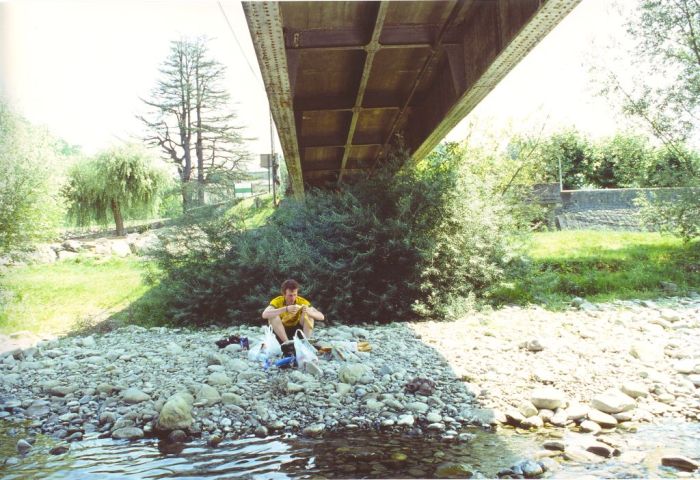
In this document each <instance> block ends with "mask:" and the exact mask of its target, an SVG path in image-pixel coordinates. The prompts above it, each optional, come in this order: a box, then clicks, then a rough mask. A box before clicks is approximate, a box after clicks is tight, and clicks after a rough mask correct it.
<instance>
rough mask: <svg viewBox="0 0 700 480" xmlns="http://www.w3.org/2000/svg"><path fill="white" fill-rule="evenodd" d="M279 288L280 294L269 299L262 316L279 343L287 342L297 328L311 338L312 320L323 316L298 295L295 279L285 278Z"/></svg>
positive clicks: (320, 318)
mask: <svg viewBox="0 0 700 480" xmlns="http://www.w3.org/2000/svg"><path fill="white" fill-rule="evenodd" d="M281 290H282V295H280V296H279V297H275V298H273V299H272V300H270V304H269V305H268V306H267V308H266V309H265V310H264V311H263V312H262V318H264V319H265V320H267V321H268V323H269V324H270V326H271V327H272V330H273V331H274V332H275V335H277V339H278V340H279V342H280V343H285V342H288V341H289V340H290V338H293V337H294V332H296V330H297V329H299V328H301V329H302V331H303V332H304V335H306V338H311V334H312V333H313V329H314V320H318V321H319V322H320V321H323V320H324V319H325V317H324V316H323V314H322V313H321V312H319V311H318V310H316V309H315V308H314V307H312V306H311V302H309V301H308V300H307V299H305V298H303V297H300V296H299V295H298V293H299V283H298V282H297V281H296V280H292V279H289V280H285V281H284V282H283V283H282V288H281Z"/></svg>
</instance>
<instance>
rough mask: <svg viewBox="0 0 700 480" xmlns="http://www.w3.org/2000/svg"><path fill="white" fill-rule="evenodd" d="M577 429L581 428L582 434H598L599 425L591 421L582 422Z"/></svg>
mask: <svg viewBox="0 0 700 480" xmlns="http://www.w3.org/2000/svg"><path fill="white" fill-rule="evenodd" d="M579 427H581V431H582V432H590V433H597V432H600V425H598V424H597V423H595V422H592V421H591V420H584V421H583V422H581V425H579Z"/></svg>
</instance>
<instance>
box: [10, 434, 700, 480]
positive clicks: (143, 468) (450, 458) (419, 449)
mask: <svg viewBox="0 0 700 480" xmlns="http://www.w3.org/2000/svg"><path fill="white" fill-rule="evenodd" d="M470 433H472V434H473V436H472V438H471V440H469V441H463V440H462V441H449V442H448V441H445V440H439V439H431V438H426V437H415V436H408V435H388V434H381V433H372V432H369V433H368V432H362V433H360V432H357V433H355V434H353V435H347V434H344V435H329V436H325V437H323V438H320V439H310V438H298V437H286V438H285V437H282V436H278V437H268V438H265V439H260V438H243V439H236V440H231V439H225V440H224V441H223V442H221V444H220V445H219V446H218V447H217V448H211V447H208V446H207V445H206V443H205V442H204V441H196V442H191V443H187V444H182V445H179V446H178V447H177V448H173V447H174V446H173V445H167V444H164V443H159V441H158V440H157V439H145V440H142V441H138V442H126V441H113V440H109V439H98V438H92V439H87V440H85V441H83V442H79V443H74V444H72V446H71V450H70V452H69V453H67V454H64V455H58V456H53V455H49V454H48V451H49V449H50V448H51V445H50V442H48V441H47V439H38V440H37V443H36V445H35V446H34V448H33V449H32V451H31V452H30V454H29V455H28V456H26V457H24V458H20V460H19V463H18V464H17V465H14V466H3V467H0V476H2V478H3V479H8V480H10V479H35V478H48V479H64V478H70V479H117V478H119V479H123V478H144V479H158V478H215V479H229V478H251V479H286V478H362V477H364V478H387V477H390V478H437V477H444V476H448V475H450V474H452V475H454V476H458V477H463V478H464V477H469V476H472V475H473V476H486V477H489V478H491V477H494V476H495V475H496V474H497V472H498V471H499V470H501V469H503V468H506V467H509V466H511V465H513V464H515V463H517V462H518V461H520V460H523V459H527V458H533V456H535V455H536V454H537V452H538V451H540V450H541V445H542V442H543V441H544V440H546V439H547V434H546V433H538V434H527V435H521V434H515V433H514V432H508V431H505V432H500V433H498V434H494V433H489V432H484V431H481V430H471V431H470ZM616 435H618V437H617V440H618V441H620V442H621V443H624V444H625V446H624V448H623V455H621V456H620V457H616V458H612V459H606V460H604V461H601V462H600V463H596V464H592V465H591V464H588V465H579V464H576V463H571V462H564V461H562V460H560V462H561V467H560V468H559V469H558V470H556V471H552V472H549V473H548V476H553V477H556V478H575V477H580V476H581V475H590V476H594V477H606V478H630V477H648V476H660V477H671V478H672V477H675V476H676V474H677V472H675V471H674V470H672V469H669V468H666V467H658V462H656V463H654V461H653V458H650V456H652V457H653V455H654V452H658V451H659V448H660V447H663V448H664V449H665V450H668V449H675V450H676V451H678V453H684V454H685V455H686V456H691V457H692V456H693V455H697V453H695V452H698V451H700V425H698V424H687V423H679V424H673V425H671V424H668V425H665V426H646V427H643V428H640V430H639V432H638V433H636V434H624V435H623V434H611V436H613V437H614V436H616ZM0 437H4V438H0V440H1V441H2V442H1V443H2V444H4V448H3V449H2V453H3V454H4V455H8V454H9V449H8V448H7V447H8V445H10V446H13V445H14V444H16V442H17V439H18V437H9V436H0ZM577 438H580V435H578V434H574V433H567V438H565V440H566V441H567V443H571V442H574V441H576V439H577ZM661 444H662V445H661ZM694 476H695V477H700V475H699V474H697V473H696V474H694Z"/></svg>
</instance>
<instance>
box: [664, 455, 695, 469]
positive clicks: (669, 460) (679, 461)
mask: <svg viewBox="0 0 700 480" xmlns="http://www.w3.org/2000/svg"><path fill="white" fill-rule="evenodd" d="M661 465H664V466H666V467H673V468H677V469H678V470H683V471H685V472H694V471H695V470H697V469H698V468H700V463H698V462H696V461H695V460H692V459H690V458H688V457H682V456H680V455H668V456H664V457H661Z"/></svg>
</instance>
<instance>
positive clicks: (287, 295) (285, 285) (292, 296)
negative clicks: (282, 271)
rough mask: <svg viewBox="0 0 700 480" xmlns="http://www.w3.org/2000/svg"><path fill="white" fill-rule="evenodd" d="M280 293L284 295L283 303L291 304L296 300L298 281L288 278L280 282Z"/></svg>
mask: <svg viewBox="0 0 700 480" xmlns="http://www.w3.org/2000/svg"><path fill="white" fill-rule="evenodd" d="M281 290H282V295H283V296H284V303H285V304H286V305H293V304H295V303H296V301H297V294H298V293H299V282H297V281H296V280H293V279H291V278H290V279H288V280H285V281H284V282H282V289H281Z"/></svg>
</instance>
